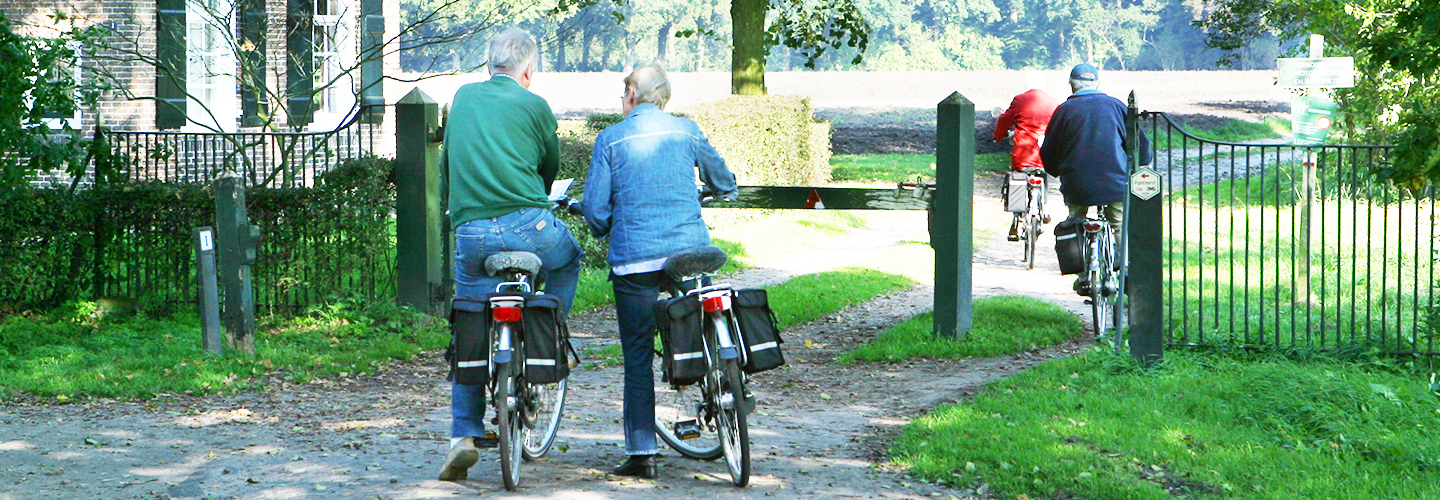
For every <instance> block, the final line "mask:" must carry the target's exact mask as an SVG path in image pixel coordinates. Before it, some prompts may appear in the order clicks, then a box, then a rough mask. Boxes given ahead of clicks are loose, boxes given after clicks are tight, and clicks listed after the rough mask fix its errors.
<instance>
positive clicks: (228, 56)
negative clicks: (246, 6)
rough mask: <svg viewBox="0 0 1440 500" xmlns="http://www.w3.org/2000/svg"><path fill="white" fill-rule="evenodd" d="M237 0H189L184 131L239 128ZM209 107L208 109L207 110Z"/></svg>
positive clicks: (187, 6)
mask: <svg viewBox="0 0 1440 500" xmlns="http://www.w3.org/2000/svg"><path fill="white" fill-rule="evenodd" d="M233 33H235V1H234V0H188V1H186V2H185V92H186V94H188V96H187V100H188V102H187V104H186V106H185V115H186V116H185V118H186V123H185V125H184V126H182V127H180V131H181V132H210V131H212V130H219V131H221V132H235V131H236V130H237V129H238V128H239V124H240V97H239V90H238V89H239V87H238V83H237V80H236V76H235V75H236V73H238V72H239V65H238V59H237V58H236V57H235V47H234V40H233ZM207 108H208V111H207Z"/></svg>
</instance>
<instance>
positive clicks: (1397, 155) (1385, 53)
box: [1196, 0, 1440, 186]
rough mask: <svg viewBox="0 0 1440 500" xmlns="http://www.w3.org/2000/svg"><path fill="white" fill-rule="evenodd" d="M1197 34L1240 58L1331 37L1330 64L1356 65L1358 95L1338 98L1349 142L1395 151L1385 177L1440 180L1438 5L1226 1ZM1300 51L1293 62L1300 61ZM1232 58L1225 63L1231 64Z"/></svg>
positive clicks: (1404, 0) (1339, 93)
mask: <svg viewBox="0 0 1440 500" xmlns="http://www.w3.org/2000/svg"><path fill="white" fill-rule="evenodd" d="M1217 6H1218V9H1217V10H1216V11H1215V12H1214V13H1213V14H1212V15H1211V16H1209V17H1208V18H1207V19H1205V20H1201V21H1198V22H1197V23H1196V25H1197V26H1199V27H1202V28H1204V29H1206V30H1207V31H1208V33H1209V36H1208V38H1207V39H1206V43H1207V44H1208V45H1210V46H1212V47H1215V48H1219V49H1222V50H1225V51H1228V52H1229V53H1230V54H1235V53H1237V51H1238V50H1240V49H1241V48H1242V47H1244V46H1246V44H1247V42H1249V41H1251V40H1254V39H1256V38H1258V37H1262V36H1270V35H1272V34H1273V36H1276V37H1278V38H1280V39H1281V40H1287V41H1288V40H1300V39H1303V38H1305V37H1306V36H1307V35H1309V34H1311V33H1316V34H1321V35H1324V36H1325V44H1326V47H1325V55H1326V56H1352V57H1354V59H1355V70H1356V71H1355V73H1356V80H1355V87H1354V88H1349V89H1337V90H1335V91H1334V92H1333V96H1334V97H1335V99H1336V100H1337V101H1338V102H1340V104H1341V113H1342V114H1341V121H1342V123H1343V124H1344V126H1343V127H1341V128H1340V132H1341V133H1342V137H1343V138H1346V139H1349V140H1351V141H1355V142H1362V143H1369V144H1394V145H1395V146H1396V149H1395V152H1394V154H1393V155H1392V156H1391V159H1390V163H1389V164H1386V165H1381V166H1380V167H1379V168H1380V169H1381V170H1382V173H1384V174H1386V175H1388V176H1389V177H1390V178H1392V179H1393V180H1395V181H1396V182H1399V183H1401V184H1407V185H1411V186H1419V185H1422V184H1423V182H1424V181H1425V180H1427V179H1429V180H1440V132H1437V131H1436V128H1435V124H1436V123H1440V108H1437V107H1436V104H1437V103H1440V85H1437V81H1440V9H1436V7H1435V6H1434V3H1433V2H1432V1H1431V0H1364V1H1353V0H1219V1H1218V2H1217ZM1300 49H1301V47H1299V46H1298V45H1296V46H1295V47H1294V48H1293V49H1292V50H1291V52H1292V55H1296V56H1298V55H1300V54H1299V51H1300ZM1232 60H1233V59H1232V58H1230V57H1228V56H1227V58H1225V59H1222V62H1230V61H1232Z"/></svg>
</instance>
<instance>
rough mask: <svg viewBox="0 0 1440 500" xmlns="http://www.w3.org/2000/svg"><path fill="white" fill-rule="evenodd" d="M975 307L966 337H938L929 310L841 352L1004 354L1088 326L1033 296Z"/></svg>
mask: <svg viewBox="0 0 1440 500" xmlns="http://www.w3.org/2000/svg"><path fill="white" fill-rule="evenodd" d="M973 307H974V309H973V311H974V313H975V316H974V318H975V321H974V328H972V329H971V330H970V334H969V335H967V336H966V337H965V338H963V339H960V340H949V339H943V338H938V337H935V336H934V334H933V333H932V332H933V325H934V315H933V313H928V312H927V313H925V314H921V315H919V316H915V317H913V318H910V319H909V320H907V321H905V322H904V323H900V324H898V325H895V326H894V327H891V328H890V329H889V330H886V331H885V333H882V334H880V336H879V337H878V338H876V339H875V340H874V341H873V342H870V343H868V344H865V345H863V346H860V347H859V348H856V349H855V350H853V351H850V352H847V353H845V354H843V355H841V356H840V360H839V361H840V362H841V363H853V362H856V361H901V360H906V359H915V358H957V359H958V358H967V357H990V356H1001V355H1005V354H1015V353H1019V352H1025V351H1028V350H1032V349H1037V348H1042V347H1049V346H1051V345H1055V344H1058V343H1060V342H1064V341H1066V340H1069V339H1070V338H1073V337H1074V336H1076V335H1079V334H1080V332H1081V328H1082V327H1081V324H1080V320H1079V319H1077V318H1076V317H1075V315H1074V314H1071V313H1070V312H1069V311H1066V310H1065V309H1063V308H1061V307H1060V306H1057V305H1055V304H1051V303H1049V302H1045V301H1042V300H1037V299H1032V298H1029V297H1017V296H1001V297H989V298H984V299H980V300H976V301H975V302H974V305H973Z"/></svg>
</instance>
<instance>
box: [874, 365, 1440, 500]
mask: <svg viewBox="0 0 1440 500" xmlns="http://www.w3.org/2000/svg"><path fill="white" fill-rule="evenodd" d="M1166 356H1167V357H1166V361H1165V362H1164V363H1163V365H1161V366H1159V367H1158V368H1154V369H1140V368H1137V367H1135V366H1134V365H1133V364H1131V362H1130V358H1129V357H1128V356H1124V355H1115V354H1112V353H1109V352H1106V351H1103V350H1096V351H1092V352H1090V353H1088V354H1086V355H1082V356H1076V357H1073V358H1067V359H1061V360H1055V361H1052V362H1049V363H1046V364H1044V365H1041V366H1038V367H1036V368H1033V369H1031V370H1028V371H1026V372H1023V373H1021V374H1019V375H1016V376H1014V377H1011V378H1008V379H1004V380H1001V381H998V382H996V383H994V384H992V385H991V386H990V387H988V388H986V389H985V390H983V391H982V392H981V393H980V394H978V395H977V396H976V397H975V398H974V400H972V401H969V402H965V403H961V404H956V405H952V406H946V407H942V408H940V409H938V410H936V411H935V412H934V413H932V414H930V415H928V416H925V417H923V418H920V419H917V420H915V421H913V422H912V423H910V424H909V425H907V426H906V427H905V429H904V431H903V433H902V435H901V437H900V438H899V439H898V440H897V442H896V444H895V445H894V446H893V447H892V448H891V450H890V456H891V458H892V460H894V461H895V462H896V463H898V464H901V465H903V466H906V467H908V468H909V469H910V471H911V473H912V474H914V475H915V476H917V477H919V478H921V479H923V480H925V481H939V482H944V483H946V484H951V485H954V486H958V487H978V486H979V485H982V484H984V485H988V489H989V490H990V491H991V493H992V494H994V495H996V496H998V497H1002V498H1021V497H1022V496H1023V497H1029V498H1105V499H1111V500H1127V499H1170V498H1177V497H1178V498H1246V499H1287V500H1288V499H1293V498H1327V499H1357V500H1369V499H1373V498H1436V497H1437V495H1440V486H1437V484H1440V468H1437V467H1436V465H1437V462H1440V459H1437V457H1440V440H1436V439H1434V436H1433V434H1434V429H1435V428H1436V426H1437V425H1440V420H1437V418H1436V414H1437V412H1436V406H1437V404H1436V395H1435V394H1434V393H1432V392H1431V391H1430V390H1429V388H1428V387H1426V385H1425V384H1424V383H1422V382H1421V381H1418V380H1415V378H1414V377H1413V376H1410V375H1406V374H1402V373H1396V372H1395V371H1392V370H1388V369H1377V367H1376V366H1374V365H1371V364H1354V363H1346V362H1339V361H1335V360H1327V359H1313V358H1312V359H1293V358H1285V357H1281V356H1279V355H1275V354H1255V355H1249V354H1243V353H1241V354H1234V355H1229V354H1223V353H1205V352H1197V351H1171V352H1169V353H1167V354H1166Z"/></svg>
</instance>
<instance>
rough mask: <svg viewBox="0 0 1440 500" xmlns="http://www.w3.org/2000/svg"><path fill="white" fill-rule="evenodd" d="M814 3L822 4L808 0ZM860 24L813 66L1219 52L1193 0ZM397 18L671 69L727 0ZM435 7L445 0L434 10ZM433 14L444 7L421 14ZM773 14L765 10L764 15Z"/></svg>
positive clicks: (1045, 0)
mask: <svg viewBox="0 0 1440 500" xmlns="http://www.w3.org/2000/svg"><path fill="white" fill-rule="evenodd" d="M808 3H814V4H821V3H822V2H808ZM854 4H855V5H856V6H858V7H859V8H860V10H861V11H862V13H863V16H864V19H865V21H866V22H867V23H868V24H869V27H870V33H869V49H868V50H866V51H865V54H864V59H863V61H862V62H861V63H860V64H858V65H854V64H851V61H852V59H853V58H854V57H855V55H856V53H855V49H853V48H849V47H842V48H839V49H837V50H832V51H828V52H826V53H825V54H824V55H823V56H821V57H820V58H819V59H818V60H817V61H816V62H815V67H816V69H826V70H870V71H902V70H914V71H947V70H994V69H1051V68H1060V67H1064V66H1068V65H1071V64H1075V63H1079V62H1084V61H1090V62H1092V63H1094V64H1097V65H1100V66H1101V67H1103V68H1107V69H1128V70H1187V69H1215V68H1216V63H1217V61H1219V60H1220V59H1221V58H1222V57H1224V56H1225V53H1224V52H1222V51H1220V50H1216V49H1211V48H1209V47H1207V46H1206V44H1205V39H1206V32H1205V31H1204V30H1202V29H1201V28H1198V27H1196V26H1194V25H1192V24H1191V23H1192V22H1193V21H1197V20H1202V19H1204V18H1205V17H1206V16H1207V15H1209V14H1210V13H1212V12H1213V11H1214V7H1213V2H1206V1H1204V0H1066V1H1055V0H870V1H864V2H855V3H854ZM403 6H404V7H403V8H404V10H405V13H406V15H407V19H406V20H407V21H410V22H418V21H422V20H430V21H433V22H430V23H426V24H424V26H425V29H424V30H421V31H418V32H417V33H415V35H414V37H413V38H414V39H415V40H420V39H426V40H433V39H435V38H443V37H445V35H447V34H455V33H464V32H469V33H474V32H477V31H482V30H484V29H485V28H487V27H489V26H493V25H495V24H501V23H504V24H518V25H520V27H522V28H524V29H525V30H527V31H529V32H531V33H532V34H535V35H536V36H537V37H539V38H541V39H542V45H543V47H542V51H543V52H544V61H543V68H542V69H543V70H545V71H604V70H609V71H620V70H622V69H623V68H628V67H630V66H631V65H632V64H634V63H635V62H637V61H639V62H644V61H650V60H659V61H664V62H665V63H666V66H667V67H668V68H670V69H673V70H677V71H729V70H730V40H731V24H730V14H729V9H730V2H729V1H726V0H651V1H643V2H641V1H634V0H631V1H625V2H623V3H621V2H614V1H595V0H578V1H577V0H560V2H559V3H558V4H557V3H556V1H555V0H521V1H519V2H516V1H503V0H409V1H408V2H406V3H404V4H403ZM442 7H445V8H442ZM435 12H452V13H454V14H452V15H448V16H442V17H441V18H438V19H435V18H432V19H426V17H427V16H433V15H434V13H435ZM775 15H776V13H775V12H774V11H772V12H771V13H770V17H771V18H772V21H773V18H774V17H775ZM485 39H486V37H484V36H478V37H474V36H472V37H455V41H454V42H451V43H443V44H434V43H431V44H424V43H412V44H411V45H412V46H413V48H411V49H407V50H405V51H404V52H403V53H402V57H401V62H402V65H403V66H404V69H405V70H406V71H411V72H430V71H450V70H456V69H459V70H464V69H467V68H475V67H478V66H480V65H481V64H483V62H484V57H485V56H484V47H483V43H484V40H485ZM1280 53H1281V46H1280V43H1279V42H1278V41H1277V39H1276V38H1275V37H1273V36H1268V35H1267V36H1262V37H1260V39H1258V40H1252V41H1250V43H1248V44H1247V45H1246V46H1245V47H1242V48H1240V49H1239V50H1237V51H1235V53H1234V57H1233V59H1234V64H1233V65H1232V67H1233V68H1234V69H1268V68H1273V67H1274V66H1275V58H1276V57H1278V56H1279V55H1280ZM805 61H806V58H805V57H804V56H803V55H802V54H801V53H800V52H799V51H796V50H793V49H790V48H787V47H785V46H783V45H779V46H775V47H773V48H771V49H770V54H769V56H768V58H767V64H766V66H767V67H768V68H769V69H770V70H778V71H785V70H792V69H803V67H804V63H805Z"/></svg>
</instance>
